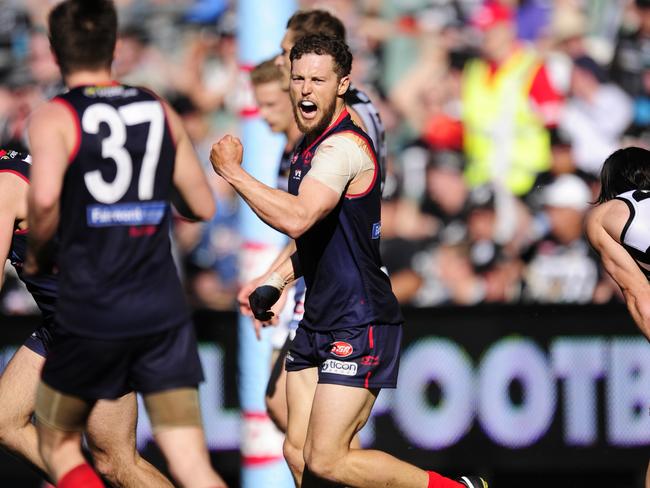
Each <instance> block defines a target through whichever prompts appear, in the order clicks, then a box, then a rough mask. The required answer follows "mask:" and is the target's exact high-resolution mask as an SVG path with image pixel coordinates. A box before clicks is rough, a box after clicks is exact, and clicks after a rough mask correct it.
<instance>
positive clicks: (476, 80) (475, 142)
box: [462, 1, 562, 195]
mask: <svg viewBox="0 0 650 488" xmlns="http://www.w3.org/2000/svg"><path fill="white" fill-rule="evenodd" d="M473 24H474V26H475V27H476V28H477V29H478V30H479V31H480V33H481V49H482V57H480V58H477V59H475V60H472V61H470V62H468V64H467V65H466V67H465V70H464V73H463V79H462V103H463V110H462V122H463V124H464V131H465V132H464V147H465V153H466V155H467V158H468V165H467V169H466V171H465V175H466V177H467V180H468V182H469V183H470V185H471V186H477V185H480V184H483V183H487V182H490V181H493V182H496V183H498V184H499V185H500V186H502V187H504V188H507V189H508V190H509V191H510V192H512V193H514V194H515V195H524V194H526V193H528V192H529V191H530V190H531V188H532V185H533V183H534V181H535V177H536V175H537V173H539V172H541V171H545V170H547V169H548V167H549V165H550V143H549V134H548V130H547V127H549V126H554V125H555V124H556V123H557V119H558V114H559V109H560V106H561V102H562V99H561V97H560V95H559V94H558V93H557V91H556V90H555V88H554V87H553V86H552V84H551V82H550V80H549V77H548V74H547V71H546V69H545V67H544V64H543V62H542V60H541V59H539V57H538V56H537V54H536V53H535V51H533V50H531V49H530V48H528V47H526V46H524V45H523V44H520V43H519V42H518V41H517V32H516V25H515V22H514V17H513V13H512V11H511V10H510V9H509V8H508V7H506V6H504V5H502V4H499V3H496V2H494V1H489V2H487V3H485V4H483V5H482V6H481V7H480V8H479V10H478V12H477V13H476V15H475V17H474V19H473Z"/></svg>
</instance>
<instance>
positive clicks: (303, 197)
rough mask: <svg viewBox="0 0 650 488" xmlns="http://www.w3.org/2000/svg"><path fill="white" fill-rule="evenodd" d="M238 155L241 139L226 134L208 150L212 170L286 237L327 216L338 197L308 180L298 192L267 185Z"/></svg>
mask: <svg viewBox="0 0 650 488" xmlns="http://www.w3.org/2000/svg"><path fill="white" fill-rule="evenodd" d="M242 156H243V148H242V145H241V142H240V141H239V139H237V138H234V137H232V136H229V135H227V136H224V137H223V138H221V140H220V141H219V142H217V143H216V144H214V145H213V146H212V151H211V152H210V160H211V161H212V165H213V166H214V169H215V171H216V172H217V173H218V174H219V175H221V176H222V177H223V178H225V179H226V181H228V183H230V184H231V185H232V186H233V188H234V189H235V190H236V191H237V193H239V194H240V195H241V197H242V198H243V199H244V200H245V201H246V203H248V205H249V206H250V207H251V209H252V210H253V212H255V213H256V214H257V216H258V217H259V218H260V219H262V220H263V221H264V222H266V223H267V224H268V225H270V226H271V227H273V228H274V229H276V230H278V231H280V232H282V233H283V234H286V235H288V236H289V237H292V238H294V239H295V238H297V237H300V236H301V235H302V234H303V233H304V232H305V231H306V230H307V229H309V228H310V227H311V226H312V225H313V224H314V223H315V222H317V221H318V220H320V219H322V218H323V217H324V216H325V215H327V214H328V213H329V212H330V211H331V210H332V209H333V208H334V207H335V206H336V204H337V203H338V201H339V199H340V197H341V195H340V194H337V193H336V192H335V191H333V190H332V189H330V188H328V187H327V186H326V185H324V184H323V183H321V182H319V181H316V180H311V179H310V181H309V183H308V182H307V181H305V182H304V183H303V185H301V187H300V194H299V195H291V194H289V193H286V192H284V191H282V190H276V189H275V188H271V187H270V186H267V185H265V184H264V183H262V182H260V181H258V180H256V179H255V178H253V177H252V176H251V175H250V174H248V173H247V172H246V171H244V170H243V169H242V168H241V166H240V165H241V162H242Z"/></svg>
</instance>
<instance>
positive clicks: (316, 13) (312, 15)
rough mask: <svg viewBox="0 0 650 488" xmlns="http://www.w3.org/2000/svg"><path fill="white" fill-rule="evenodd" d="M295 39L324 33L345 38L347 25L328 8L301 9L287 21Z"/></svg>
mask: <svg viewBox="0 0 650 488" xmlns="http://www.w3.org/2000/svg"><path fill="white" fill-rule="evenodd" d="M287 29H291V30H292V31H293V34H294V41H297V40H298V39H301V38H303V37H305V36H308V35H312V34H323V35H326V36H330V37H337V38H339V39H342V40H345V27H344V26H343V22H341V21H340V20H339V19H338V18H337V17H335V16H333V15H332V14H330V13H329V12H328V11H326V10H299V11H298V12H296V13H295V14H293V15H292V16H291V18H290V19H289V21H288V22H287Z"/></svg>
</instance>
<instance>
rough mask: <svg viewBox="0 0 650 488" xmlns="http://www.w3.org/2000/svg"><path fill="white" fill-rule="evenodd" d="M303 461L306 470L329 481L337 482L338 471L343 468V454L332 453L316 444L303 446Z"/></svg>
mask: <svg viewBox="0 0 650 488" xmlns="http://www.w3.org/2000/svg"><path fill="white" fill-rule="evenodd" d="M303 456H304V461H305V465H306V466H307V469H309V471H310V472H311V473H312V474H314V475H316V476H318V477H319V478H322V479H325V480H328V481H331V482H334V483H336V482H338V481H339V474H338V473H339V470H340V469H341V468H342V467H343V465H344V463H343V458H344V457H345V453H339V452H334V451H332V450H331V449H327V448H324V446H319V445H317V444H313V443H312V444H308V445H306V446H305V449H304V452H303Z"/></svg>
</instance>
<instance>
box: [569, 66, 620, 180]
mask: <svg viewBox="0 0 650 488" xmlns="http://www.w3.org/2000/svg"><path fill="white" fill-rule="evenodd" d="M631 121H632V101H631V100H630V97H629V96H628V95H626V93H625V92H624V91H623V90H622V89H621V88H620V87H619V86H617V85H615V84H613V83H609V82H608V77H607V73H606V72H605V70H604V69H603V68H602V67H601V66H600V65H599V64H598V63H596V61H594V60H593V59H592V58H590V57H588V56H580V57H578V58H576V59H575V60H574V61H573V72H572V75H571V97H570V98H569V99H568V101H567V104H566V107H565V109H564V111H563V114H562V117H561V120H560V128H561V129H563V130H564V131H565V132H566V133H567V134H568V136H569V137H570V139H571V141H572V145H573V157H574V159H575V163H576V166H577V167H578V169H581V170H582V171H585V172H587V173H591V174H592V175H594V176H596V175H598V174H599V172H600V168H601V166H602V163H603V161H604V160H605V159H606V158H607V156H608V155H610V154H611V153H612V152H614V151H615V150H616V149H617V148H619V147H620V144H621V137H622V135H623V132H625V129H626V128H627V127H628V126H629V124H630V122H631Z"/></svg>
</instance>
